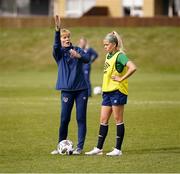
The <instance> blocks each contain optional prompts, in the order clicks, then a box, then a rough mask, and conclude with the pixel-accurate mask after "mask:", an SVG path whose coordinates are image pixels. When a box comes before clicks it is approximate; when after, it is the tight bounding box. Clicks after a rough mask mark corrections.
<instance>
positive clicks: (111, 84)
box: [102, 51, 128, 95]
mask: <svg viewBox="0 0 180 174" xmlns="http://www.w3.org/2000/svg"><path fill="white" fill-rule="evenodd" d="M119 54H122V53H121V52H120V51H117V52H116V53H115V54H114V55H113V56H112V57H111V58H110V59H108V55H106V60H105V63H104V76H103V84H102V91H103V92H111V91H116V90H119V91H120V92H121V93H123V94H125V95H128V80H127V79H125V80H123V81H122V82H117V81H114V80H113V79H112V78H111V76H112V75H116V76H120V77H121V76H123V75H124V74H126V72H127V67H126V65H125V66H124V68H123V70H122V71H121V72H118V71H117V69H116V59H117V57H118V56H119Z"/></svg>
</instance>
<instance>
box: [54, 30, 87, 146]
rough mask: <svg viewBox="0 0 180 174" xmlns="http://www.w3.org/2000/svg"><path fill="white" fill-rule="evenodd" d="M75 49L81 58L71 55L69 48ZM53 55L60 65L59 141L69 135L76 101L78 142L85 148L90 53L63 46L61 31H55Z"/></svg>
mask: <svg viewBox="0 0 180 174" xmlns="http://www.w3.org/2000/svg"><path fill="white" fill-rule="evenodd" d="M70 49H75V50H76V51H77V52H78V53H79V54H80V55H81V58H80V59H77V58H72V57H70V53H69V50H70ZM53 56H54V58H55V60H56V63H57V65H58V78H57V83H56V89H57V90H61V122H60V128H59V141H58V142H60V141H62V140H65V139H66V138H67V135H68V125H69V122H70V118H71V111H72V108H73V105H74V102H76V119H77V123H78V144H77V147H78V148H80V149H83V146H84V141H85V136H86V110H87V101H88V90H87V89H88V87H87V83H86V80H85V77H84V73H83V64H84V63H88V62H89V61H90V58H89V55H88V54H87V53H85V52H84V51H83V50H82V49H81V48H79V47H74V46H72V45H71V46H70V47H68V48H63V47H61V42H60V32H59V31H56V32H55V40H54V47H53Z"/></svg>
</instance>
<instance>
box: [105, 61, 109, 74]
mask: <svg viewBox="0 0 180 174" xmlns="http://www.w3.org/2000/svg"><path fill="white" fill-rule="evenodd" d="M109 67H110V64H109V63H108V62H105V63H104V73H106V72H107V69H108V68H109Z"/></svg>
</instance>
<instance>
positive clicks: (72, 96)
mask: <svg viewBox="0 0 180 174" xmlns="http://www.w3.org/2000/svg"><path fill="white" fill-rule="evenodd" d="M87 101H88V90H79V91H61V121H60V128H59V142H60V141H62V140H65V139H66V138H67V135H68V125H69V122H70V119H71V111H72V108H73V105H74V102H75V103H76V120H77V124H78V144H77V148H80V149H83V146H84V141H85V137H86V111H87Z"/></svg>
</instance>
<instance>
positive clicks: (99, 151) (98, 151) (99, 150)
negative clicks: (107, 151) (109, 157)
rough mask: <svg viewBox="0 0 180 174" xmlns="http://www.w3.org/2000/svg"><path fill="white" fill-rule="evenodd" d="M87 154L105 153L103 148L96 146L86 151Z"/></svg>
mask: <svg viewBox="0 0 180 174" xmlns="http://www.w3.org/2000/svg"><path fill="white" fill-rule="evenodd" d="M85 154H86V155H102V154H103V150H102V149H99V148H97V147H94V149H93V150H91V151H89V152H86V153H85Z"/></svg>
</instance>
